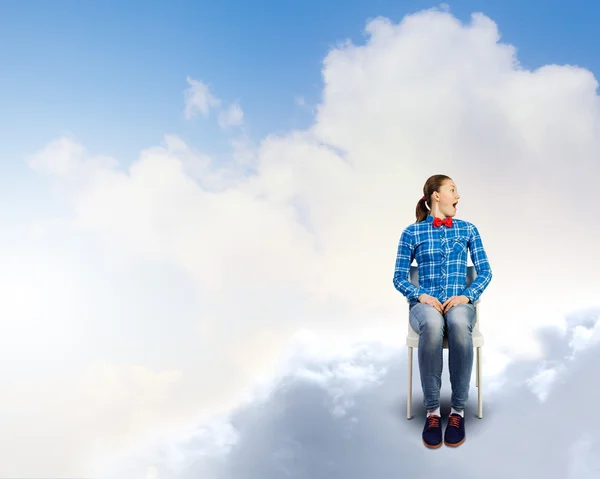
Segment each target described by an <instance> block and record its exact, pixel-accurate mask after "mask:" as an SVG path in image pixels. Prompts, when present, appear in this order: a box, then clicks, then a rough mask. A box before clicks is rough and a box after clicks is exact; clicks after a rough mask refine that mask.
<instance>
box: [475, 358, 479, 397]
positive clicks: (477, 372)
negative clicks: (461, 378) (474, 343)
mask: <svg viewBox="0 0 600 479" xmlns="http://www.w3.org/2000/svg"><path fill="white" fill-rule="evenodd" d="M475 365H476V366H475V386H476V387H479V348H476V349H475Z"/></svg>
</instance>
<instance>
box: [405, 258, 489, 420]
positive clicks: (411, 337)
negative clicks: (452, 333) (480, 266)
mask: <svg viewBox="0 0 600 479" xmlns="http://www.w3.org/2000/svg"><path fill="white" fill-rule="evenodd" d="M476 277H477V272H476V271H475V267H474V266H469V267H467V286H469V285H470V284H471V283H472V282H473V280H474V279H475V278H476ZM410 282H411V283H412V284H413V285H415V286H417V287H418V286H419V270H418V268H417V267H416V266H411V267H410ZM407 302H408V300H407ZM479 302H480V300H477V301H475V303H474V306H475V318H476V321H475V327H474V328H473V347H474V348H475V351H476V354H475V363H476V380H475V384H476V386H477V402H478V405H477V417H479V419H481V418H482V417H483V408H482V398H481V378H482V375H481V362H482V361H481V348H482V346H483V335H482V334H481V332H480V331H479V308H478V304H479ZM406 345H407V346H408V397H407V401H406V417H407V418H408V419H412V373H413V348H417V347H418V346H419V335H418V334H417V332H416V331H415V330H414V329H413V328H411V326H410V321H409V322H408V335H407V336H406ZM444 349H448V337H447V336H446V335H445V336H444Z"/></svg>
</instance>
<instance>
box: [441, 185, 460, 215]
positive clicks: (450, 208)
mask: <svg viewBox="0 0 600 479" xmlns="http://www.w3.org/2000/svg"><path fill="white" fill-rule="evenodd" d="M437 194H438V195H439V202H440V203H439V211H440V213H442V214H443V215H444V216H454V215H456V204H457V203H458V200H459V199H460V195H459V194H458V188H457V187H456V185H455V184H454V182H453V181H452V180H446V181H445V182H444V184H443V185H442V186H441V187H440V191H438V192H437Z"/></svg>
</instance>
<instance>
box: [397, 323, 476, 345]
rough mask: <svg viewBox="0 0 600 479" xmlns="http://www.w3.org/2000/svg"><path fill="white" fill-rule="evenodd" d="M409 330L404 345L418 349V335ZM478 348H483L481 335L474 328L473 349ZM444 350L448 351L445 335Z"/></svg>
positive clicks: (411, 329) (445, 336)
mask: <svg viewBox="0 0 600 479" xmlns="http://www.w3.org/2000/svg"><path fill="white" fill-rule="evenodd" d="M409 329H410V331H409V332H408V334H407V335H406V345H407V346H410V347H411V348H417V347H419V335H418V334H417V332H416V331H415V330H414V329H413V328H411V327H409ZM480 346H483V335H482V334H481V331H479V327H477V326H476V327H475V328H473V347H474V348H478V347H480ZM444 349H448V336H447V335H444Z"/></svg>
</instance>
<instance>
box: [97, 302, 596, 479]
mask: <svg viewBox="0 0 600 479" xmlns="http://www.w3.org/2000/svg"><path fill="white" fill-rule="evenodd" d="M577 318H578V319H583V318H585V315H584V314H583V313H580V314H579V315H578V316H577ZM585 323H586V326H577V325H576V322H575V321H569V326H568V328H567V331H566V334H563V333H562V332H560V331H557V330H555V329H551V330H548V331H547V332H546V333H545V335H543V336H542V337H541V338H540V339H541V342H542V344H543V346H544V348H545V350H546V352H547V355H546V359H545V361H543V362H539V361H531V362H527V361H517V362H514V363H513V364H511V366H510V373H509V374H508V377H509V379H508V380H507V382H506V383H505V384H504V386H503V387H502V389H501V390H497V391H495V392H492V393H489V392H488V391H487V390H486V392H485V395H484V399H485V409H484V418H483V419H482V420H479V419H477V418H476V412H477V402H476V401H477V395H476V390H475V388H473V390H472V392H471V398H470V402H469V405H468V407H467V414H466V428H467V442H466V443H465V444H464V445H462V446H461V447H460V448H458V449H453V448H447V447H443V448H442V449H440V450H436V451H430V450H427V449H426V448H425V447H424V446H423V445H422V443H421V432H422V427H423V421H424V411H423V410H422V409H419V408H417V409H416V410H415V412H416V414H415V417H414V418H413V419H412V420H411V421H407V420H406V418H405V415H404V414H405V411H406V409H405V404H406V402H405V401H406V396H405V388H404V387H403V386H404V384H405V381H406V356H405V354H404V350H403V349H401V348H398V347H397V345H393V344H390V343H389V342H387V343H386V342H381V341H376V340H371V341H369V340H358V341H355V342H352V341H348V342H347V343H346V344H341V342H340V341H338V342H337V344H336V342H335V341H334V342H330V341H320V340H319V338H318V337H310V335H299V337H298V338H297V340H296V342H295V344H294V345H291V346H290V353H289V355H288V357H287V358H286V360H285V361H284V362H283V363H282V364H281V367H280V373H279V374H278V376H277V377H276V378H275V379H274V381H273V383H272V387H271V388H270V389H269V390H268V392H267V393H264V392H263V393H262V394H260V395H259V396H257V397H255V398H254V399H253V401H252V402H250V403H249V404H247V405H244V406H242V407H240V408H238V409H237V410H235V411H234V412H233V413H232V414H231V415H230V416H229V417H225V418H219V419H218V420H217V421H215V422H214V423H212V424H209V423H207V424H204V425H201V426H198V427H197V428H196V429H195V430H193V431H191V432H189V433H188V434H187V436H182V437H181V438H180V439H179V441H173V442H170V443H167V444H155V445H154V449H152V454H151V455H147V456H144V455H143V454H142V453H140V456H138V457H137V462H132V463H131V464H132V466H131V467H129V468H123V469H119V472H118V473H115V475H114V476H111V475H110V474H108V475H107V477H118V475H119V474H121V475H123V474H125V475H127V477H129V478H131V479H136V478H147V477H156V478H161V479H174V478H177V479H192V478H195V477H199V476H202V477H214V478H218V479H229V478H239V477H243V478H245V479H254V478H256V479H259V478H260V479H270V478H273V479H274V478H279V477H295V478H311V477H340V478H342V477H343V478H345V479H353V478H356V479H358V478H364V477H393V476H397V477H415V478H417V477H429V476H431V475H436V474H441V475H443V476H444V477H448V478H456V479H458V478H476V477H481V476H482V475H484V476H485V477H489V478H494V479H495V478H498V479H500V478H504V477H507V476H511V477H515V478H519V479H521V478H523V479H525V478H528V479H537V478H540V479H542V478H546V477H552V478H557V479H559V478H561V479H563V478H564V479H571V478H573V479H574V478H578V479H592V478H594V477H597V475H598V473H600V461H599V460H598V457H600V455H599V454H598V452H600V434H599V433H598V430H597V428H596V427H595V424H594V422H593V421H591V420H590V419H589V414H590V411H589V407H592V410H593V407H594V406H593V405H595V404H596V403H597V401H598V400H599V399H600V387H598V385H597V384H596V382H595V381H593V379H591V378H593V377H594V375H595V371H596V364H597V362H598V360H600V342H599V341H598V338H597V339H596V340H591V341H588V342H587V343H586V347H585V348H584V349H579V350H576V349H573V347H572V346H569V344H570V342H572V341H573V340H574V338H575V336H576V335H577V334H578V333H577V330H578V329H577V328H583V329H585V330H586V331H587V332H588V333H590V334H591V332H592V331H594V329H595V330H596V331H598V328H599V327H600V309H598V310H596V311H595V312H594V313H593V316H592V317H590V318H589V320H588V321H585ZM571 344H572V343H571ZM565 352H568V353H569V354H567V355H565V354H564V353H565ZM445 359H446V360H447V357H446V358H445ZM549 363H552V366H551V368H550V369H547V370H549V371H550V370H551V371H557V370H560V371H562V372H561V374H559V375H558V379H557V380H556V381H555V382H553V383H552V384H550V385H549V387H548V388H547V389H546V391H545V395H544V398H540V397H539V396H538V395H536V394H535V393H534V392H533V391H532V388H531V387H530V384H529V379H530V378H531V377H533V376H535V374H536V371H537V370H539V369H540V368H545V367H547V366H548V364H549ZM416 372H417V376H416V379H415V384H418V368H416ZM448 379H449V378H448V374H447V369H446V371H445V373H444V378H443V384H444V388H443V392H442V397H443V401H442V414H443V415H444V416H445V415H446V414H448V413H449V409H450V405H449V398H450V391H449V387H448V384H449V380H448ZM473 383H474V381H473ZM473 385H474V384H473ZM484 387H487V384H484ZM414 399H415V400H418V401H422V395H421V394H420V393H417V394H415V398H414ZM592 415H593V412H592ZM145 453H146V454H147V453H148V450H146V451H145ZM432 454H434V455H436V456H437V458H435V457H432Z"/></svg>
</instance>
